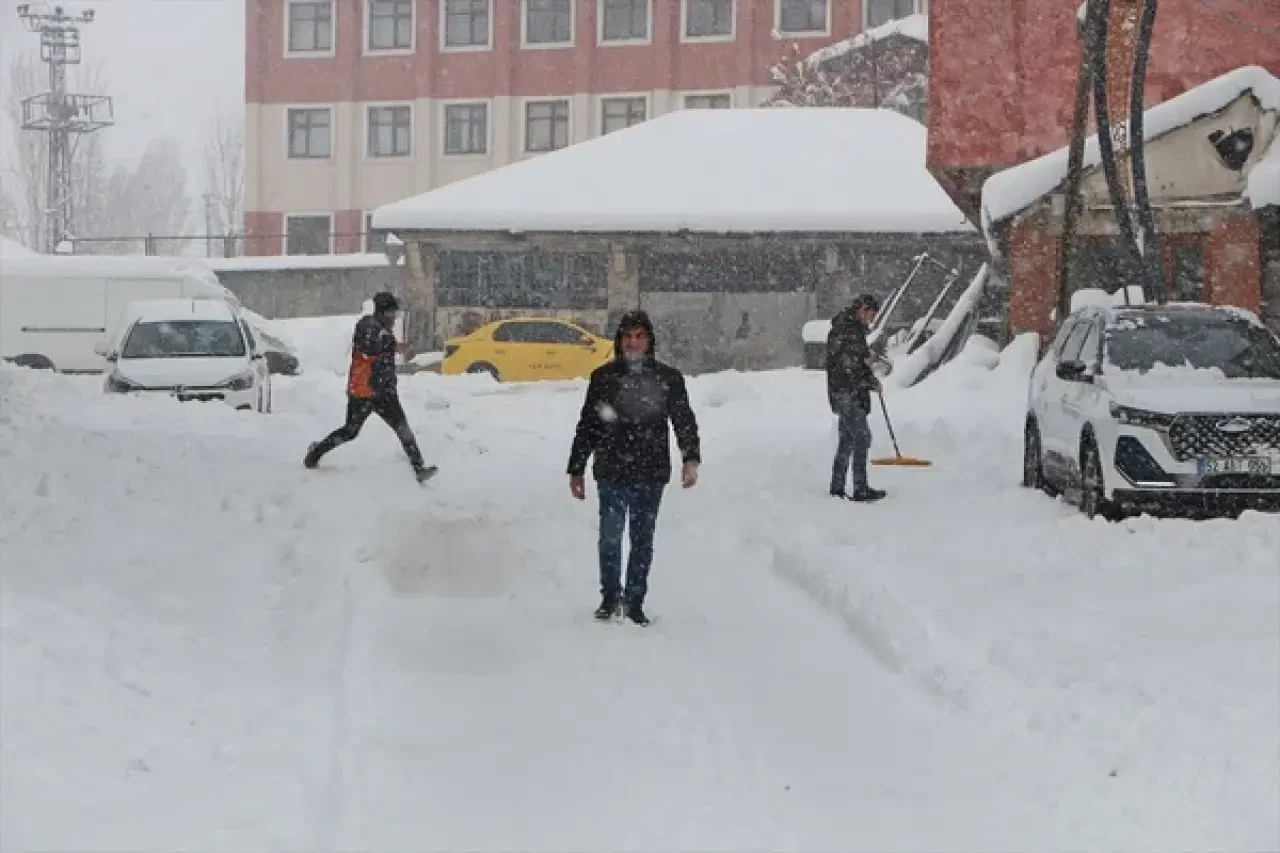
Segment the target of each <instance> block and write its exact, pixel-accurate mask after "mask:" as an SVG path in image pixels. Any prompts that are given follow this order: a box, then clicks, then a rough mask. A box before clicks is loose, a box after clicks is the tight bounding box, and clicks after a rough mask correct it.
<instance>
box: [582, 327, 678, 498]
mask: <svg viewBox="0 0 1280 853" xmlns="http://www.w3.org/2000/svg"><path fill="white" fill-rule="evenodd" d="M651 340H652V339H651ZM615 352H617V353H618V355H617V356H616V357H615V358H614V359H613V360H612V361H610V362H608V363H606V364H603V365H601V366H600V367H598V368H596V370H595V371H594V372H593V373H592V374H591V382H590V384H589V385H588V387H587V396H586V399H585V400H584V401H583V404H582V412H581V414H580V415H579V418H578V428H577V431H576V432H575V434H574V437H573V447H572V449H571V450H570V451H569V471H568V472H569V473H570V474H572V475H575V476H582V475H583V474H584V473H585V471H586V468H587V460H588V459H589V458H591V456H592V455H594V456H595V462H594V464H593V466H592V473H593V474H594V475H595V479H596V480H602V481H605V482H621V483H645V482H661V483H667V482H669V481H670V480H671V444H670V435H669V431H668V427H667V424H668V423H670V424H671V426H672V427H673V428H674V430H675V434H676V442H677V443H678V444H679V447H680V454H681V457H682V458H683V460H684V461H685V462H700V461H701V456H700V452H701V451H700V447H699V439H698V422H697V419H696V418H695V417H694V414H693V408H692V407H691V406H690V405H689V394H688V391H687V389H686V388H685V382H684V375H683V374H681V373H680V371H679V370H677V369H676V368H674V367H671V366H669V365H666V364H662V363H661V362H659V361H658V360H657V359H655V358H654V357H653V352H652V343H651V344H650V353H649V355H648V356H646V357H645V359H644V360H643V361H642V362H640V363H638V364H636V365H629V364H628V363H627V362H625V361H624V360H623V359H622V357H621V347H620V346H619V347H617V348H616V349H615Z"/></svg>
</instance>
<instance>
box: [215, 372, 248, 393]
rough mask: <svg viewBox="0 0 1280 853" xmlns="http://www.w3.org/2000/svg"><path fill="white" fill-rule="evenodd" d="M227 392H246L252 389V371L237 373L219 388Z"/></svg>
mask: <svg viewBox="0 0 1280 853" xmlns="http://www.w3.org/2000/svg"><path fill="white" fill-rule="evenodd" d="M220 387H222V388H226V389H227V390H228V391H248V390H249V389H250V388H252V387H253V371H252V370H246V371H245V372H244V373H237V374H236V375H235V376H232V377H231V378H230V379H228V380H227V381H226V382H223V383H222V385H221V386H220Z"/></svg>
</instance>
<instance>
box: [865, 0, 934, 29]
mask: <svg viewBox="0 0 1280 853" xmlns="http://www.w3.org/2000/svg"><path fill="white" fill-rule="evenodd" d="M872 2H874V0H862V31H863V32H866V31H867V30H870V29H874V27H872V26H871V4H872ZM909 2H910V3H911V11H910V12H909V13H907V14H906V15H904V16H903V17H911V15H921V14H924V13H925V12H927V11H928V7H927V6H926V5H925V2H926V0H909ZM893 20H894V21H901V20H902V18H894V19H893ZM888 23H892V22H891V21H890V22H886V23H885V24H877V25H876V26H880V27H883V26H886V25H887V24H888Z"/></svg>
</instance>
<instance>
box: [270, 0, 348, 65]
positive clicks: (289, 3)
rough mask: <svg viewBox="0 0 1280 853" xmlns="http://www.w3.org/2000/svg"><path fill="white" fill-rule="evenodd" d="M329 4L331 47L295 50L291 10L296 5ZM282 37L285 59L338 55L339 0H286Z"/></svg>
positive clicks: (330, 57)
mask: <svg viewBox="0 0 1280 853" xmlns="http://www.w3.org/2000/svg"><path fill="white" fill-rule="evenodd" d="M326 2H327V3H328V5H329V47H328V49H327V50H294V49H293V43H292V40H291V38H290V37H291V36H292V34H293V28H292V27H291V26H290V17H289V12H290V10H292V9H293V7H294V6H295V5H316V6H322V5H324V4H325V3H326ZM281 5H282V6H283V9H282V11H283V13H284V14H283V21H282V29H281V33H282V35H283V36H284V37H283V38H282V39H281V42H282V47H283V49H284V58H285V59H332V58H333V57H335V56H337V55H338V4H337V0H284V3H282V4H281Z"/></svg>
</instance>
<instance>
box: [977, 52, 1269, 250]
mask: <svg viewBox="0 0 1280 853" xmlns="http://www.w3.org/2000/svg"><path fill="white" fill-rule="evenodd" d="M1246 92H1252V93H1253V96H1254V97H1255V98H1257V99H1258V100H1259V102H1260V103H1261V104H1262V107H1263V109H1266V110H1280V80H1277V79H1276V78H1275V77H1274V76H1272V75H1271V74H1270V73H1269V72H1268V71H1267V70H1266V69H1265V68H1261V67H1259V66H1256V65H1250V66H1245V67H1243V68H1237V69H1236V70H1235V71H1232V72H1230V73H1228V74H1224V75H1223V76H1221V77H1218V78H1216V79H1213V80H1210V81H1209V82H1207V83H1204V84H1202V85H1200V86H1196V87H1195V88H1193V89H1189V90H1187V91H1186V92H1183V93H1182V94H1181V95H1179V96H1178V97H1176V98H1171V99H1170V100H1168V101H1165V102H1164V103H1162V104H1158V105H1156V106H1154V107H1151V108H1150V109H1149V110H1147V111H1146V112H1145V113H1144V117H1143V131H1144V132H1143V138H1144V139H1146V140H1147V141H1151V140H1152V139H1154V138H1155V137H1157V136H1162V135H1163V134H1166V133H1168V132H1169V131H1171V130H1174V129H1176V128H1179V127H1184V126H1186V125H1188V124H1190V123H1191V122H1193V121H1195V120H1196V119H1197V118H1199V117H1200V116H1203V115H1208V114H1210V113H1214V112H1217V111H1218V110H1220V109H1222V108H1223V107H1226V106H1227V105H1228V104H1230V103H1231V102H1232V101H1234V100H1235V99H1236V98H1238V97H1240V96H1241V95H1243V94H1244V93H1246ZM1125 124H1126V127H1127V125H1128V122H1125ZM1067 156H1068V149H1067V148H1059V149H1058V150H1057V151H1054V152H1051V153H1049V154H1046V155H1044V156H1043V157H1038V158H1036V159H1035V160H1030V161H1028V162H1026V163H1023V164H1021V165H1019V166H1014V167H1013V168H1011V169H1006V170H1005V171H1003V172H1000V173H998V174H995V175H992V176H991V177H990V178H989V179H987V181H986V183H985V184H983V187H982V218H983V223H984V226H986V227H988V228H989V227H990V226H991V225H994V224H995V223H998V222H1001V221H1003V220H1005V219H1008V218H1009V217H1011V216H1014V215H1015V214H1018V213H1021V212H1022V211H1023V210H1026V209H1027V208H1028V207H1030V206H1031V205H1033V204H1035V202H1036V201H1038V200H1039V199H1040V198H1042V197H1043V196H1045V195H1046V194H1047V193H1050V192H1052V191H1053V190H1054V189H1055V188H1056V187H1057V186H1058V185H1060V184H1061V183H1062V182H1063V181H1065V180H1066V178H1067ZM1101 162H1102V158H1101V155H1100V154H1099V152H1098V138H1097V136H1096V135H1094V136H1090V137H1089V138H1088V139H1087V140H1086V141H1085V150H1084V167H1085V168H1086V169H1088V168H1090V167H1093V166H1097V165H1098V164H1099V163H1101ZM1262 182H1263V181H1262V180H1259V184H1261V183H1262ZM1253 189H1254V187H1253V183H1252V182H1250V192H1251V193H1252V192H1253ZM1266 189H1267V188H1265V187H1264V195H1265V190H1266ZM1276 193H1277V194H1280V190H1277V191H1276ZM1255 204H1257V202H1256V200H1255Z"/></svg>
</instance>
